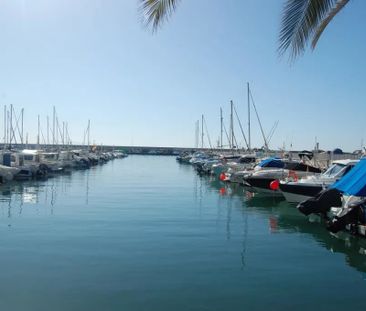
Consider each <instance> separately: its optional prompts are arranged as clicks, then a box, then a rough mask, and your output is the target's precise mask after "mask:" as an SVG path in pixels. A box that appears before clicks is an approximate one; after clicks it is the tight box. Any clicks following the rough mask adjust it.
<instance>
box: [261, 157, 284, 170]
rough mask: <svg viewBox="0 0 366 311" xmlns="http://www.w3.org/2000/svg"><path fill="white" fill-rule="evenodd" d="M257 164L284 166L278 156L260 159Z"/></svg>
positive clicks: (262, 165)
mask: <svg viewBox="0 0 366 311" xmlns="http://www.w3.org/2000/svg"><path fill="white" fill-rule="evenodd" d="M258 166H260V167H278V168H283V167H284V166H285V163H284V162H283V161H282V159H280V158H268V159H264V160H262V161H261V162H260V163H259V164H258Z"/></svg>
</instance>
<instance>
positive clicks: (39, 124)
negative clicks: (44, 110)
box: [37, 115, 41, 149]
mask: <svg viewBox="0 0 366 311" xmlns="http://www.w3.org/2000/svg"><path fill="white" fill-rule="evenodd" d="M40 127H41V125H40V120H39V115H38V133H37V145H38V146H37V148H38V149H39V132H40Z"/></svg>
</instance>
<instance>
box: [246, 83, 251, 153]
mask: <svg viewBox="0 0 366 311" xmlns="http://www.w3.org/2000/svg"><path fill="white" fill-rule="evenodd" d="M247 92H248V147H249V151H250V150H251V142H250V89H249V82H247Z"/></svg>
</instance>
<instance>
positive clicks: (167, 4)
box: [139, 0, 180, 31]
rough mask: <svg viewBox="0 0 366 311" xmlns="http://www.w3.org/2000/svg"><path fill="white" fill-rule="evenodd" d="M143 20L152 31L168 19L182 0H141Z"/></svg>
mask: <svg viewBox="0 0 366 311" xmlns="http://www.w3.org/2000/svg"><path fill="white" fill-rule="evenodd" d="M139 1H140V12H141V16H142V21H143V23H144V24H145V25H146V26H147V27H151V28H152V31H156V30H157V29H158V28H159V26H160V25H161V24H162V23H163V22H164V21H165V20H167V19H168V18H169V17H170V16H171V15H172V13H173V12H174V11H175V9H176V8H177V5H178V3H179V2H180V0H139Z"/></svg>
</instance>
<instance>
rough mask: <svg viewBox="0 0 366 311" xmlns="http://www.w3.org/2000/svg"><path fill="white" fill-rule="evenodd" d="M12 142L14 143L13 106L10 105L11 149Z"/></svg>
mask: <svg viewBox="0 0 366 311" xmlns="http://www.w3.org/2000/svg"><path fill="white" fill-rule="evenodd" d="M12 141H13V105H10V142H9V147H10V149H11V143H12Z"/></svg>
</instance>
